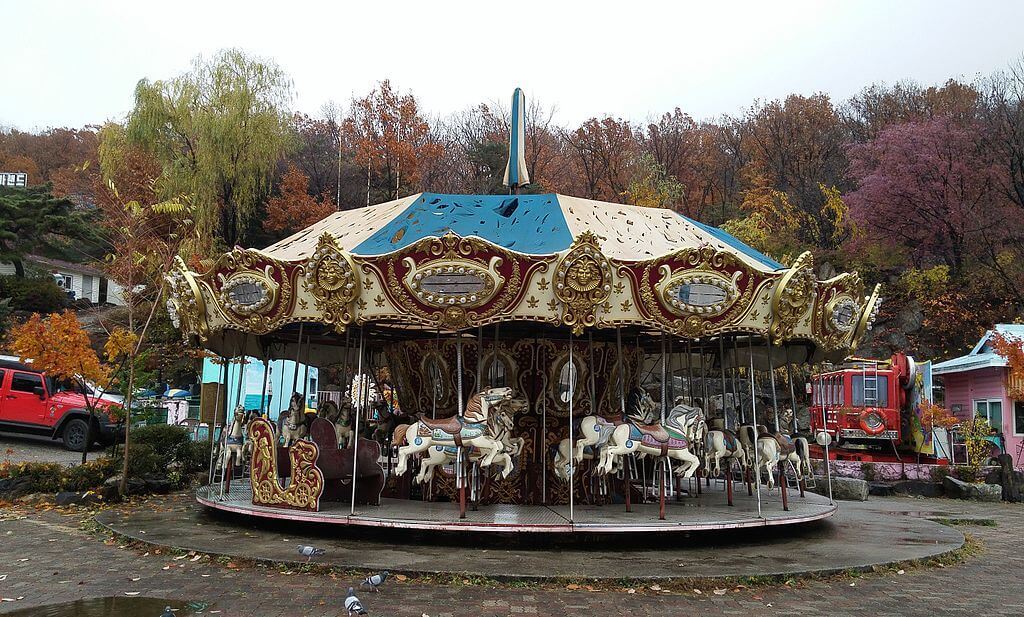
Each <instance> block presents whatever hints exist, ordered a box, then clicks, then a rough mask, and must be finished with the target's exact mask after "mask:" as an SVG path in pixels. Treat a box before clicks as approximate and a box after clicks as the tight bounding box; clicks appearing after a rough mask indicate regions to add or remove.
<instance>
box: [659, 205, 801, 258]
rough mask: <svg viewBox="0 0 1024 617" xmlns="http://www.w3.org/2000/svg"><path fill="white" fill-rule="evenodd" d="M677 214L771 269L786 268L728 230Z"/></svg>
mask: <svg viewBox="0 0 1024 617" xmlns="http://www.w3.org/2000/svg"><path fill="white" fill-rule="evenodd" d="M679 216H681V217H682V218H683V219H685V220H686V221H688V222H690V223H692V224H693V225H695V226H697V227H699V228H700V229H703V230H704V231H706V232H708V233H709V234H711V235H712V236H714V237H715V238H717V239H719V240H721V241H722V242H724V243H726V244H728V245H729V246H731V247H732V248H734V249H736V250H737V251H740V252H741V253H743V254H744V255H746V256H748V257H751V258H753V259H756V260H757V261H759V262H761V263H763V264H764V265H766V266H768V267H769V268H772V269H773V270H785V269H786V266H784V265H782V264H780V263H779V262H777V261H775V260H774V259H772V258H771V257H769V256H767V255H765V254H764V253H762V252H761V251H758V250H755V249H753V248H751V247H749V246H747V245H746V244H744V243H743V242H742V241H741V240H740V239H738V238H737V237H736V236H733V235H732V234H730V233H728V232H725V231H722V230H721V229H719V228H718V227H712V226H711V225H705V224H704V223H701V222H699V221H695V220H693V219H691V218H689V217H686V216H683V215H682V214H680V215H679Z"/></svg>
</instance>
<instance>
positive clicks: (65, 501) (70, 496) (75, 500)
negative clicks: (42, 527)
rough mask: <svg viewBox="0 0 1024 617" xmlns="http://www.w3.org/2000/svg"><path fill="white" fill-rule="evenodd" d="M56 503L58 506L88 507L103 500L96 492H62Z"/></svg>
mask: <svg viewBox="0 0 1024 617" xmlns="http://www.w3.org/2000/svg"><path fill="white" fill-rule="evenodd" d="M54 501H55V503H56V504H57V505H58V506H86V505H92V504H97V503H100V502H101V501H103V500H102V498H101V497H100V494H99V493H97V492H96V491H61V492H59V493H57V497H56V499H55V500H54Z"/></svg>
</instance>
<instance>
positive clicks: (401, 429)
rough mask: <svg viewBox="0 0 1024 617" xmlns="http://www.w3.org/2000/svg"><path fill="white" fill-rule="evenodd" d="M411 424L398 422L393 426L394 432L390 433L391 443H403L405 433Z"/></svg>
mask: <svg viewBox="0 0 1024 617" xmlns="http://www.w3.org/2000/svg"><path fill="white" fill-rule="evenodd" d="M410 426H412V425H411V424H399V425H398V426H396V427H395V432H394V433H392V435H391V443H393V444H402V443H405V434H406V432H408V430H409V427H410Z"/></svg>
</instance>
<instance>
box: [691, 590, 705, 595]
mask: <svg viewBox="0 0 1024 617" xmlns="http://www.w3.org/2000/svg"><path fill="white" fill-rule="evenodd" d="M693 593H695V594H697V595H698V596H699V595H700V594H702V593H704V592H703V591H701V590H700V589H694V590H693Z"/></svg>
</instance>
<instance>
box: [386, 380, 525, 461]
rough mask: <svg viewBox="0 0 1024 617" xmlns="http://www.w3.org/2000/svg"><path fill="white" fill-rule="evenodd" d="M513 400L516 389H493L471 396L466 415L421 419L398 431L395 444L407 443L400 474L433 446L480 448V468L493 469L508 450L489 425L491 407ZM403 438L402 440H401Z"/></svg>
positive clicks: (402, 451) (401, 454) (400, 451)
mask: <svg viewBox="0 0 1024 617" xmlns="http://www.w3.org/2000/svg"><path fill="white" fill-rule="evenodd" d="M511 398H512V388H507V387H503V388H490V389H487V390H484V391H482V392H478V393H476V394H474V395H473V396H471V397H470V399H469V402H468V403H467V404H466V411H465V413H464V414H463V416H462V417H461V418H460V417H459V416H451V417H449V418H443V419H440V420H428V419H427V418H424V417H422V416H420V419H419V421H418V422H416V423H415V424H411V425H401V426H406V427H408V428H407V429H406V430H405V431H404V434H403V435H398V434H397V433H398V429H397V428H396V429H395V433H394V438H393V440H392V443H396V444H401V443H403V442H404V443H405V444H406V445H403V446H401V447H399V448H398V465H397V466H396V467H395V474H396V475H399V476H400V475H403V474H404V473H405V472H406V470H407V469H408V463H409V457H410V456H412V455H414V454H419V453H420V452H424V451H426V449H427V448H429V447H430V446H431V445H435V444H436V445H441V446H456V447H467V446H472V447H475V448H479V449H480V452H481V458H480V467H489V466H490V464H491V463H493V462H494V458H495V457H496V456H497V455H498V454H499V453H500V452H502V451H503V450H504V446H502V444H501V442H500V441H497V440H496V439H495V438H494V436H493V434H492V433H491V429H490V427H489V426H488V424H487V419H488V415H489V413H490V411H491V407H492V406H493V405H495V404H496V403H498V402H500V401H503V400H509V399H511ZM399 437H400V439H399Z"/></svg>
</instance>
